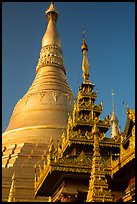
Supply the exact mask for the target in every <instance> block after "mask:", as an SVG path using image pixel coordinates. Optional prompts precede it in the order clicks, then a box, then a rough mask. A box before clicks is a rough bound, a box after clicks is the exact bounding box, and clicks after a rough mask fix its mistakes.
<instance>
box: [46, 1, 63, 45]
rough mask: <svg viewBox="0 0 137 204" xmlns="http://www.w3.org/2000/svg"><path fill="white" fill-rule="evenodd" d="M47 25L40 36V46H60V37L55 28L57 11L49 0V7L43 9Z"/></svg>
mask: <svg viewBox="0 0 137 204" xmlns="http://www.w3.org/2000/svg"><path fill="white" fill-rule="evenodd" d="M45 14H46V18H47V21H48V26H47V29H46V32H45V34H44V36H43V38H42V47H44V46H46V45H57V46H58V47H61V38H60V36H59V33H58V31H57V28H56V21H57V19H58V12H57V10H56V9H55V6H54V3H53V2H51V4H50V6H49V8H48V9H47V10H46V11H45Z"/></svg>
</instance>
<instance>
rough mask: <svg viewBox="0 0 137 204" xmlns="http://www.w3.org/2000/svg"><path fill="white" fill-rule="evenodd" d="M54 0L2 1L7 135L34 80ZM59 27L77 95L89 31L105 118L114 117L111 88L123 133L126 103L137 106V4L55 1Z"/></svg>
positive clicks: (92, 66)
mask: <svg viewBox="0 0 137 204" xmlns="http://www.w3.org/2000/svg"><path fill="white" fill-rule="evenodd" d="M48 7H49V2H3V3H2V131H4V130H5V129H6V127H7V125H8V122H9V119H10V117H11V114H12V111H13V108H14V106H15V104H16V103H17V102H18V100H19V99H20V98H22V97H23V95H24V94H25V93H26V92H27V90H28V88H29V87H30V85H31V83H32V81H33V80H34V77H35V70H36V66H37V63H38V59H39V54H40V49H41V40H42V37H43V35H44V33H45V30H46V26H47V21H46V17H45V10H47V8H48ZM55 7H56V9H57V10H58V12H59V18H58V21H57V29H58V32H59V33H60V36H61V39H62V50H63V56H64V62H65V66H66V72H67V81H68V83H69V85H70V87H71V89H72V91H73V93H74V95H75V96H77V92H78V88H79V86H80V85H81V83H82V81H83V79H82V69H81V63H82V52H81V43H82V34H81V33H82V27H84V29H85V30H86V33H85V38H86V42H87V45H88V49H89V50H88V54H87V56H88V61H89V64H90V68H89V71H90V81H91V82H92V83H94V84H95V87H94V90H96V89H97V91H98V97H97V100H96V102H95V103H96V104H99V103H100V102H101V101H103V112H102V114H101V116H100V118H101V119H103V118H104V117H105V116H106V115H107V114H108V113H110V114H111V113H112V96H111V90H112V89H113V90H114V92H115V93H116V94H115V96H114V103H115V110H116V115H117V117H118V120H119V126H120V127H121V131H123V130H124V126H125V122H126V104H128V105H129V107H130V108H131V109H134V108H135V3H134V2H56V3H55Z"/></svg>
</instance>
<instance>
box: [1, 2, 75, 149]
mask: <svg viewBox="0 0 137 204" xmlns="http://www.w3.org/2000/svg"><path fill="white" fill-rule="evenodd" d="M46 16H47V19H48V26H47V30H46V33H45V35H44V37H43V39H42V48H41V52H40V58H39V61H38V65H37V68H36V77H35V79H34V81H33V83H32V85H31V87H30V88H29V90H28V91H27V93H26V94H25V95H24V96H23V97H22V98H21V99H20V100H19V101H18V103H17V104H16V106H15V108H14V110H13V113H12V116H11V118H10V121H9V125H8V127H7V129H6V131H5V132H4V133H3V139H2V142H3V145H4V146H9V145H12V144H16V143H22V142H23V143H24V142H27V143H46V144H48V143H49V140H50V138H51V137H52V138H53V139H55V140H59V141H60V140H61V134H62V129H64V128H65V126H66V124H67V118H68V113H71V112H72V109H73V102H74V96H73V93H72V91H71V89H70V87H69V85H68V82H67V79H66V71H65V65H64V60H63V55H62V49H61V40H60V37H59V35H58V33H57V30H56V19H57V16H58V14H57V11H56V9H55V8H54V5H53V3H51V5H50V8H49V9H48V10H47V12H46ZM52 19H53V20H52Z"/></svg>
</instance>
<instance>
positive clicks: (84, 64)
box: [81, 29, 89, 82]
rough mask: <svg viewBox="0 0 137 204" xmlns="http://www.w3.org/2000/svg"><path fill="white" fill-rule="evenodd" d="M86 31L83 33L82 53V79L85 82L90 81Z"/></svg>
mask: <svg viewBox="0 0 137 204" xmlns="http://www.w3.org/2000/svg"><path fill="white" fill-rule="evenodd" d="M85 32H86V31H85V30H84V29H83V31H82V36H83V42H82V46H81V49H82V52H83V61H82V71H83V74H82V77H83V79H84V82H86V81H89V63H88V59H87V51H88V46H87V45H86V41H85Z"/></svg>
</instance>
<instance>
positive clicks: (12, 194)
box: [7, 173, 15, 202]
mask: <svg viewBox="0 0 137 204" xmlns="http://www.w3.org/2000/svg"><path fill="white" fill-rule="evenodd" d="M7 202H15V173H14V174H13V176H12V181H11V187H10V193H9V197H8V201H7Z"/></svg>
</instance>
